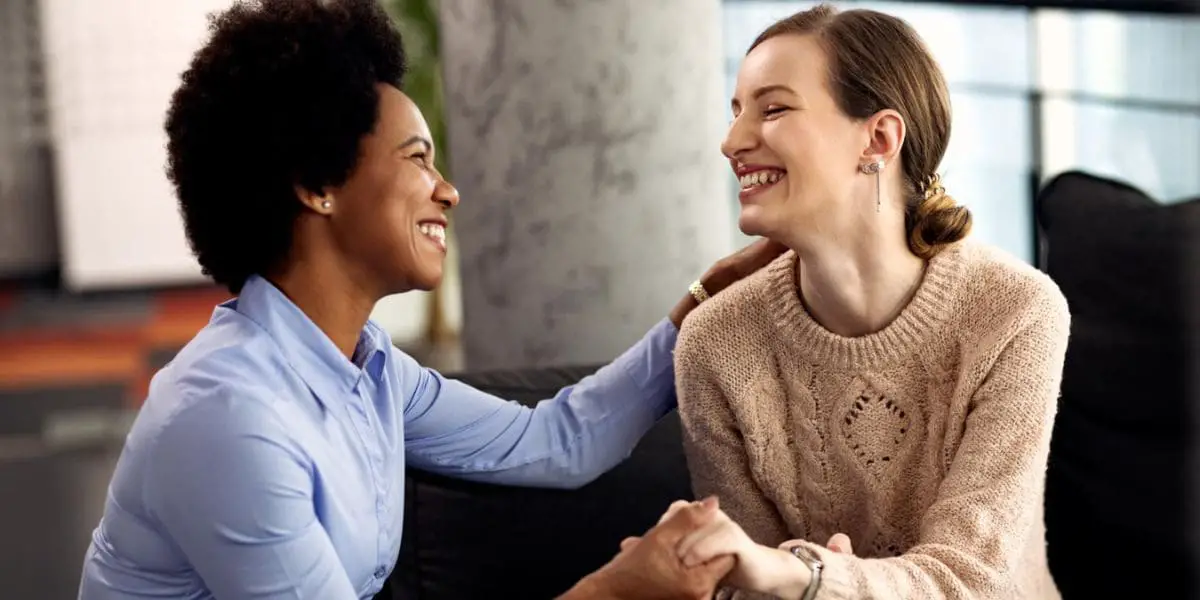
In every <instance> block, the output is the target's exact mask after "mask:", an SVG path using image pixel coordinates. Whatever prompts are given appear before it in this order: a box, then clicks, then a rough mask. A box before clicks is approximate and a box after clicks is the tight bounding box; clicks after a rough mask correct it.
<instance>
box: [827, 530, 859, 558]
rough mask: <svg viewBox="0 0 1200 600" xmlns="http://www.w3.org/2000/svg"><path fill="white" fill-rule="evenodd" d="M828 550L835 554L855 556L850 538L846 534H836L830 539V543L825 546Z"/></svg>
mask: <svg viewBox="0 0 1200 600" xmlns="http://www.w3.org/2000/svg"><path fill="white" fill-rule="evenodd" d="M825 546H826V547H827V548H829V549H830V550H833V551H834V552H841V553H842V554H854V548H853V547H852V546H851V545H850V536H848V535H846V534H844V533H835V534H833V537H831V538H829V543H828V544H825Z"/></svg>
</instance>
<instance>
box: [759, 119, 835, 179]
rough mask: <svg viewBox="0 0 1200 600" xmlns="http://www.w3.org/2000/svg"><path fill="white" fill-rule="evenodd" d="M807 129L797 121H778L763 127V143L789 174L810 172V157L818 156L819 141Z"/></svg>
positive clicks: (819, 149)
mask: <svg viewBox="0 0 1200 600" xmlns="http://www.w3.org/2000/svg"><path fill="white" fill-rule="evenodd" d="M809 129H810V128H809V127H807V126H806V125H805V124H804V123H803V122H802V121H800V120H798V119H780V120H777V121H773V122H769V123H766V124H765V125H764V127H763V142H764V143H765V144H766V146H767V148H769V149H770V150H771V152H772V153H773V154H775V155H776V156H777V157H778V158H779V160H780V161H782V162H783V164H784V166H785V167H786V168H787V170H788V172H789V173H791V172H805V171H808V170H810V169H811V164H812V162H813V161H812V157H813V156H820V151H821V148H820V145H821V140H820V139H819V138H818V136H814V135H813V134H812V132H811V131H810V130H809Z"/></svg>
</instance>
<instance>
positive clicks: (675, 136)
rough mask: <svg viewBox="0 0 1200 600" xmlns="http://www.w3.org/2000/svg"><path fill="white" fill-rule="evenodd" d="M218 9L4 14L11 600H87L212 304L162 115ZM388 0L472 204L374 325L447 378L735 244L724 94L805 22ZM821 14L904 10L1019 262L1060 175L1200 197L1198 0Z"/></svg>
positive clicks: (756, 10) (754, 13)
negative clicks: (124, 494)
mask: <svg viewBox="0 0 1200 600" xmlns="http://www.w3.org/2000/svg"><path fill="white" fill-rule="evenodd" d="M228 3H229V0H171V1H169V2H166V1H163V0H0V498H3V502H2V503H0V531H5V532H6V533H7V534H8V535H6V536H5V541H4V542H2V543H0V597H3V598H8V597H14V598H18V597H19V598H26V597H38V598H52V599H53V598H70V597H73V596H74V586H75V581H76V577H77V572H78V567H79V562H80V558H81V553H82V550H83V547H84V546H85V545H86V540H87V538H88V535H89V533H90V529H91V527H92V526H94V523H95V521H96V519H97V518H98V515H99V510H100V507H101V503H102V500H101V499H102V495H103V486H104V485H105V483H106V482H107V477H108V474H109V469H111V460H112V457H113V454H112V451H113V447H112V446H111V444H109V442H108V441H111V440H120V438H121V436H122V435H123V431H124V427H126V426H127V423H128V419H129V416H130V412H129V411H130V410H131V409H135V408H136V407H137V406H138V404H139V403H140V402H141V398H142V396H143V395H144V393H145V389H146V385H147V382H148V379H149V377H150V376H151V375H152V374H153V372H154V371H155V370H156V369H157V368H158V367H160V366H161V365H163V364H165V362H166V361H168V360H170V358H171V356H173V354H174V352H175V351H176V350H177V349H178V348H179V347H180V345H181V344H183V343H185V342H186V340H187V339H188V338H189V337H190V336H191V335H192V334H194V333H195V331H196V330H197V329H199V328H200V327H201V326H203V324H204V323H205V322H206V321H207V319H208V316H209V314H210V313H211V310H212V306H213V305H214V304H215V303H216V302H219V301H221V300H223V299H224V298H225V297H226V296H227V294H226V293H225V292H224V291H222V290H220V289H216V288H214V287H212V286H210V285H208V284H206V283H205V281H204V280H203V278H202V277H201V276H200V274H199V270H198V267H197V266H196V264H195V262H194V260H193V259H192V258H191V256H190V254H189V253H188V250H187V246H186V243H185V241H184V239H183V237H182V229H181V226H180V222H179V219H178V216H177V213H176V208H175V204H174V201H173V198H172V197H171V193H170V189H169V187H168V186H167V184H166V180H165V176H164V175H163V162H164V155H163V150H162V147H163V143H164V139H163V134H162V132H161V123H162V118H163V111H164V109H165V106H166V102H167V98H168V96H169V94H170V92H171V91H172V89H173V88H174V86H175V85H176V82H177V77H178V74H179V72H180V71H181V70H182V69H183V68H184V66H185V65H186V62H187V59H188V57H189V55H190V53H191V52H192V51H194V50H195V48H196V47H197V46H198V45H199V44H200V43H201V40H202V39H203V35H204V26H205V25H204V17H205V14H207V13H208V12H209V11H212V10H214V9H219V8H221V7H223V6H226V5H228ZM387 4H388V7H389V9H390V10H391V11H392V12H393V14H394V15H395V16H396V17H397V19H398V22H399V23H400V26H401V28H402V30H403V31H404V34H405V38H406V42H407V43H406V45H407V47H408V51H409V53H410V55H411V59H412V60H411V63H412V64H413V65H414V70H413V72H412V74H411V75H410V77H409V88H408V90H407V91H408V93H410V94H411V95H412V96H413V97H414V98H415V99H416V100H417V103H418V104H419V105H420V106H422V107H423V110H424V112H425V114H426V117H427V119H428V120H429V121H430V123H431V126H432V128H433V130H434V135H435V137H436V138H437V141H438V143H439V146H440V148H439V157H440V158H439V160H440V161H441V165H440V166H441V167H442V168H443V170H444V171H445V172H446V173H447V174H448V175H449V176H450V178H451V179H452V180H454V181H456V182H457V183H458V185H459V187H460V189H461V190H462V191H463V204H462V206H461V210H460V211H459V213H460V214H459V215H458V216H457V217H455V220H454V223H452V229H451V254H450V258H451V260H450V269H449V270H448V277H447V280H446V282H445V284H444V285H443V286H442V287H441V288H440V289H439V290H437V291H436V292H433V293H428V294H406V295H402V296H396V297H392V298H388V299H385V300H384V301H383V302H381V303H380V305H379V306H378V307H377V309H376V312H375V314H374V315H373V316H374V318H376V319H377V320H378V321H379V322H380V323H382V324H383V325H384V326H385V327H386V328H387V329H388V330H389V331H390V332H391V333H392V335H393V336H394V338H395V341H396V342H397V344H398V345H401V346H403V347H405V348H406V349H408V350H410V351H411V352H413V353H414V354H416V355H417V356H418V357H420V358H421V359H423V360H425V361H426V362H427V363H428V364H430V365H432V366H435V367H439V368H443V369H448V370H455V369H459V368H462V367H464V366H473V367H485V366H519V365H534V364H554V363H566V362H580V361H594V360H602V359H605V358H608V357H610V356H612V355H613V354H615V353H616V352H617V351H618V350H619V349H621V348H622V347H624V345H626V344H628V343H630V342H632V341H633V339H635V338H636V337H637V336H638V335H640V333H641V332H642V331H643V330H644V329H645V328H646V327H647V326H649V324H650V323H651V322H653V321H654V320H656V319H658V318H661V317H662V316H663V315H665V314H666V311H667V310H669V307H670V305H671V303H672V302H673V301H674V300H675V299H677V298H678V297H679V296H680V295H681V294H682V293H683V286H685V285H686V283H687V282H688V281H690V280H691V279H692V278H694V277H695V276H696V275H698V274H699V272H700V271H701V270H702V269H703V268H704V267H705V266H707V264H708V263H709V262H710V261H711V260H712V259H714V258H716V257H717V256H719V255H721V254H724V253H726V252H728V251H729V250H732V249H733V248H734V247H736V246H738V245H740V244H741V243H744V242H745V241H747V240H745V238H744V237H742V236H741V234H740V233H739V232H737V231H736V227H735V222H736V221H735V219H734V215H735V213H736V207H737V202H736V193H735V181H734V180H733V178H732V177H730V176H728V175H726V174H725V171H724V169H723V167H722V166H721V164H720V160H719V155H718V152H717V144H718V143H719V141H720V138H721V136H722V135H723V133H724V127H725V125H726V123H727V120H728V116H727V114H726V111H727V108H726V107H727V102H728V101H727V97H728V94H729V92H730V90H731V89H732V82H733V77H734V74H735V73H736V69H737V66H738V64H739V62H740V59H741V56H742V55H743V53H744V52H745V49H746V48H747V47H748V45H749V43H750V41H751V40H752V39H753V37H754V36H755V35H756V34H757V33H758V32H759V31H760V30H761V29H762V28H763V27H765V26H766V25H767V24H769V23H770V22H771V21H772V20H774V19H776V18H778V17H781V16H785V15H787V14H790V13H792V12H794V11H797V10H800V9H803V8H806V7H808V6H811V5H812V4H813V3H812V2H807V1H804V2H799V1H787V0H723V1H721V0H670V1H664V2H653V3H651V2H641V1H635V0H613V1H612V2H607V1H606V2H594V3H583V2H550V1H549V0H507V1H505V0H496V1H493V2H483V1H482V0H462V1H451V0H442V2H441V3H438V2H437V1H436V0H388V2H387ZM835 4H837V5H838V6H842V7H852V6H867V7H871V8H877V9H880V10H884V11H887V12H890V13H892V14H896V15H898V16H901V17H903V18H905V19H908V20H909V21H910V22H911V23H912V24H913V26H914V27H915V28H916V29H917V30H918V31H919V32H920V33H921V35H922V36H924V38H925V40H926V41H927V42H928V44H929V45H930V47H931V48H932V50H933V52H934V54H935V55H936V57H937V58H938V60H939V61H940V62H941V64H942V67H943V69H944V70H945V73H946V75H947V77H948V79H949V81H950V85H951V91H952V94H953V102H954V109H955V115H954V123H953V135H952V140H951V147H950V150H949V152H948V154H947V159H946V162H945V164H944V165H943V166H942V172H943V174H944V177H945V180H946V183H947V187H948V188H949V189H950V190H951V192H952V193H953V194H954V196H955V197H956V198H957V199H958V200H960V201H961V202H963V203H965V204H966V205H968V206H969V207H971V209H972V210H973V211H974V212H975V215H976V229H975V234H974V235H975V236H976V237H978V238H980V239H982V240H984V241H988V242H991V243H994V244H997V245H999V246H1001V247H1003V248H1005V249H1007V250H1009V251H1011V252H1013V253H1014V254H1016V255H1017V256H1020V257H1022V258H1024V259H1026V260H1033V258H1034V256H1035V250H1034V223H1033V219H1032V213H1031V204H1032V199H1033V195H1034V193H1035V192H1036V190H1037V189H1038V187H1039V186H1040V185H1041V184H1042V183H1043V182H1044V181H1046V180H1047V179H1048V178H1050V177H1052V176H1053V175H1055V174H1057V173H1060V172H1063V171H1065V170H1069V169H1076V168H1082V169H1086V170H1088V171H1091V172H1094V173H1097V174H1102V175H1109V176H1113V177H1117V178H1120V179H1123V180H1126V181H1129V182H1131V183H1133V184H1135V185H1137V186H1139V187H1141V188H1142V189H1144V190H1145V191H1147V192H1148V193H1150V194H1151V195H1154V196H1156V197H1158V198H1161V199H1162V200H1163V201H1164V202H1171V201H1175V200H1177V199H1183V198H1186V197H1190V196H1196V195H1197V194H1200V17H1197V16H1196V15H1195V14H1194V11H1193V10H1192V8H1191V7H1190V6H1189V5H1188V4H1187V3H1183V2H1155V1H1145V2H1132V1H1131V2H1103V1H1102V0H1101V1H1095V2H1070V1H1057V2H1046V3H1039V2H1002V1H998V2H900V1H893V2H854V1H844V2H836V3H835ZM566 49H569V51H570V52H571V55H570V56H571V57H573V58H568V55H567V52H566ZM514 173H515V175H514ZM106 440H107V441H106ZM97 444H99V445H97Z"/></svg>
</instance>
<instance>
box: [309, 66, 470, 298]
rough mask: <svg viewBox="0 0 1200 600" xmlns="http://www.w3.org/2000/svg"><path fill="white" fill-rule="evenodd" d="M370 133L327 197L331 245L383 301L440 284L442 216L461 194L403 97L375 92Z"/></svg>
mask: <svg viewBox="0 0 1200 600" xmlns="http://www.w3.org/2000/svg"><path fill="white" fill-rule="evenodd" d="M378 89H379V111H378V119H377V122H376V124H375V128H374V130H373V131H371V133H369V134H368V135H366V136H365V137H364V138H363V139H362V140H361V142H360V143H359V159H358V163H357V164H356V165H355V167H354V170H353V171H352V172H351V174H350V176H349V178H348V179H347V180H346V182H345V183H344V184H342V185H341V186H339V187H337V188H336V189H333V190H331V191H330V193H329V194H328V195H327V198H328V199H329V201H330V203H331V205H335V206H333V207H332V208H331V209H330V210H329V214H330V217H331V227H332V230H333V237H334V241H335V244H336V245H337V247H338V249H339V251H341V252H342V253H343V254H345V255H346V256H345V258H346V261H345V262H346V264H350V265H359V266H361V268H362V270H364V271H365V273H364V274H365V275H366V276H367V277H369V278H370V279H371V282H370V285H371V286H372V287H376V286H378V287H380V288H382V293H384V294H394V293H398V292H404V291H409V290H414V289H415V290H430V289H433V288H434V287H436V286H437V285H438V284H439V283H440V282H441V280H442V271H443V263H444V262H445V259H446V223H447V220H446V212H447V211H448V210H449V209H451V208H453V207H454V206H456V205H457V204H458V191H457V190H455V189H454V186H452V185H450V184H449V183H448V182H447V181H446V180H445V179H443V178H442V175H441V173H439V172H438V171H437V169H436V168H435V167H434V162H433V158H434V148H433V142H432V141H431V139H432V137H431V136H430V133H429V126H428V125H427V124H426V123H425V118H424V117H423V116H422V115H421V111H420V110H419V109H418V108H417V106H416V105H415V104H414V103H413V101H412V100H411V99H409V97H408V96H406V95H405V94H404V93H403V92H401V91H400V90H398V89H396V88H394V87H392V86H389V85H379V86H378Z"/></svg>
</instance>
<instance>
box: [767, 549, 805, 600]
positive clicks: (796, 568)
mask: <svg viewBox="0 0 1200 600" xmlns="http://www.w3.org/2000/svg"><path fill="white" fill-rule="evenodd" d="M763 550H765V551H767V552H769V553H771V560H772V562H773V564H777V565H778V568H776V569H774V570H773V572H774V573H775V577H774V578H773V579H774V580H773V581H772V582H771V583H772V585H771V586H770V588H771V589H770V594H771V595H773V596H775V597H777V598H782V599H784V600H793V599H795V600H800V599H801V598H803V597H804V593H805V592H806V591H808V586H809V584H810V583H812V571H811V570H810V569H809V568H808V565H806V564H804V562H803V561H801V560H800V559H798V558H796V557H795V556H793V555H792V553H791V552H788V551H787V550H780V549H777V548H769V547H766V546H763Z"/></svg>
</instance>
